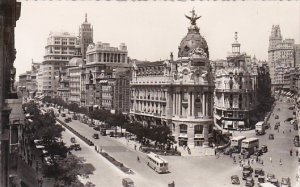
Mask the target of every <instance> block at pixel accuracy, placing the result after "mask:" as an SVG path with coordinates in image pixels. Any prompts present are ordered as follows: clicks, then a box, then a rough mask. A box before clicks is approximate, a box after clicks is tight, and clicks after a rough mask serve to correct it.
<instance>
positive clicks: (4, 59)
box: [0, 0, 21, 187]
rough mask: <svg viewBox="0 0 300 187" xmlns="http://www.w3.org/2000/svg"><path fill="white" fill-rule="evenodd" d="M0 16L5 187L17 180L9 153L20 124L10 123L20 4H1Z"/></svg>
mask: <svg viewBox="0 0 300 187" xmlns="http://www.w3.org/2000/svg"><path fill="white" fill-rule="evenodd" d="M0 12H1V14H0V40H1V41H0V88H1V89H0V112H1V114H0V141H1V142H0V186H1V187H8V186H12V185H13V184H12V182H13V181H14V180H16V179H17V178H18V176H17V170H16V169H17V168H16V160H17V158H18V155H17V151H15V149H12V148H13V147H15V145H12V141H11V140H12V139H11V138H12V137H13V138H15V137H16V136H17V131H15V128H17V127H16V126H17V125H18V124H20V122H19V123H17V122H15V124H12V123H11V122H13V121H11V120H10V119H11V117H10V114H11V112H12V107H11V106H10V104H11V103H12V102H14V101H15V100H16V99H17V98H18V97H17V94H16V92H15V88H14V86H13V84H14V82H15V73H16V69H15V68H14V65H13V64H14V61H15V58H16V49H15V27H16V21H17V20H18V19H19V17H20V13H21V3H20V2H16V0H2V1H0ZM14 140H15V139H14Z"/></svg>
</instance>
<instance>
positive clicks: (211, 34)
mask: <svg viewBox="0 0 300 187" xmlns="http://www.w3.org/2000/svg"><path fill="white" fill-rule="evenodd" d="M193 7H194V9H195V12H196V14H197V15H198V16H202V17H201V18H200V19H199V20H198V21H197V25H198V27H199V28H200V33H201V35H202V36H203V37H205V39H206V41H207V44H208V47H209V53H210V59H211V60H216V59H225V58H226V56H227V53H228V52H230V51H231V43H232V42H233V41H234V32H238V41H239V42H240V43H241V51H242V52H246V53H247V54H248V55H251V56H253V55H255V56H256V57H257V58H258V59H260V60H267V59H268V43H269V42H268V41H269V36H270V33H271V28H272V25H280V28H281V33H282V36H283V38H284V39H285V38H293V39H295V43H300V42H299V40H300V1H249V2H248V1H247V2H244V1H236V2H233V1H230V2H226V1H223V2H222V1H216V2H211V1H198V2H193V1H191V2H180V1H174V2H170V1H167V2H164V1H162V2H160V1H159V2H155V1H151V2H130V1H125V2H118V1H114V2H108V1H105V2H104V1H29V2H27V1H22V8H21V16H20V19H19V20H18V21H17V25H16V31H15V37H16V38H15V44H16V45H15V47H16V50H17V56H16V61H15V67H16V69H17V75H16V76H17V77H16V78H17V79H18V75H19V74H21V73H24V72H25V71H28V70H30V68H31V59H33V60H34V61H35V62H42V61H43V56H44V54H45V45H46V40H47V37H48V35H49V33H50V32H51V31H52V32H59V31H67V32H70V33H74V34H75V35H78V32H79V26H80V25H81V23H83V22H84V19H85V13H87V16H88V18H87V19H88V22H90V23H91V24H92V26H93V28H94V42H105V43H110V44H111V46H118V45H119V44H120V43H126V45H127V47H128V55H129V57H130V58H133V59H139V60H149V61H156V60H160V59H161V60H164V59H169V56H170V52H173V54H174V57H175V59H176V58H177V53H178V46H179V44H180V42H181V40H182V38H183V37H184V36H185V35H186V34H187V28H188V27H189V25H190V22H189V20H188V19H187V18H185V16H184V15H191V13H190V11H191V10H192V9H193Z"/></svg>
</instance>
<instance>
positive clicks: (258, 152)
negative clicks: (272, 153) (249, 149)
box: [254, 149, 263, 156]
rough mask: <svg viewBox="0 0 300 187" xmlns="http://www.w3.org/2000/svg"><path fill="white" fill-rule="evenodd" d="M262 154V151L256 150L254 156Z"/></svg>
mask: <svg viewBox="0 0 300 187" xmlns="http://www.w3.org/2000/svg"><path fill="white" fill-rule="evenodd" d="M262 154H263V152H262V149H257V150H256V151H255V153H254V155H255V156H261V155H262Z"/></svg>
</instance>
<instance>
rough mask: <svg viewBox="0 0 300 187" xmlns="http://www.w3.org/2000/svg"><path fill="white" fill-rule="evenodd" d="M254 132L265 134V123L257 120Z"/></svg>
mask: <svg viewBox="0 0 300 187" xmlns="http://www.w3.org/2000/svg"><path fill="white" fill-rule="evenodd" d="M255 132H256V135H263V134H265V124H264V121H259V122H257V123H256V125H255Z"/></svg>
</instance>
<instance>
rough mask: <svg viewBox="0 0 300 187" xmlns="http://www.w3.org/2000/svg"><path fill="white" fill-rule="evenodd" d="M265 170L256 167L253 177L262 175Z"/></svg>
mask: <svg viewBox="0 0 300 187" xmlns="http://www.w3.org/2000/svg"><path fill="white" fill-rule="evenodd" d="M264 175H265V172H264V170H262V168H256V169H255V170H254V177H258V176H264Z"/></svg>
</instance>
